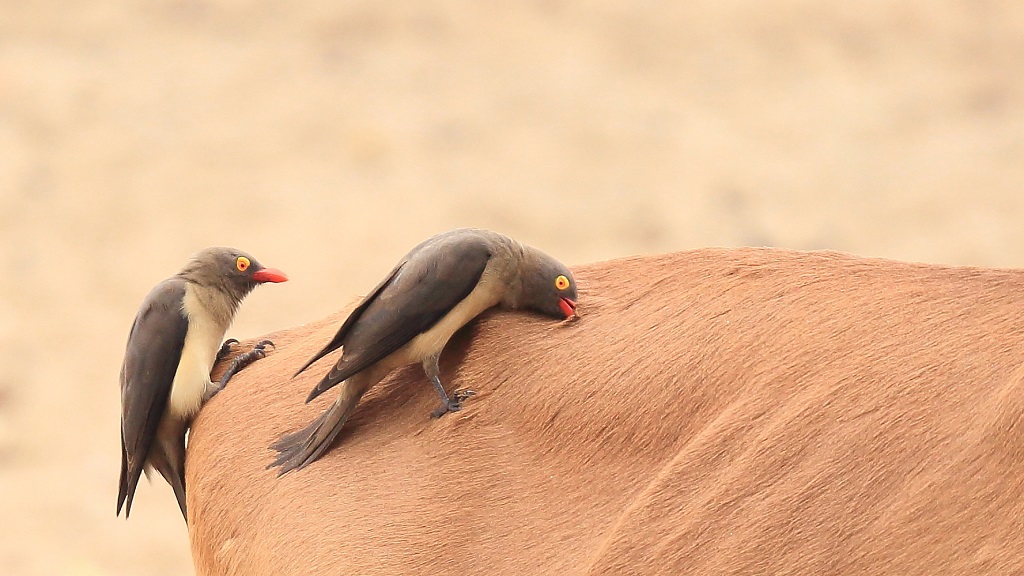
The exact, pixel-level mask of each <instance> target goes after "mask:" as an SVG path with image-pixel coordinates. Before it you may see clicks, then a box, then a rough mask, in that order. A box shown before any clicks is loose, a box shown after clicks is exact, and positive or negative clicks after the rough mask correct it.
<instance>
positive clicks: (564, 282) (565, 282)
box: [555, 276, 569, 290]
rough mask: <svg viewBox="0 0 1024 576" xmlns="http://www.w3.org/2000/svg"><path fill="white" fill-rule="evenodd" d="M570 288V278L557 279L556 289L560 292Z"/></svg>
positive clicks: (560, 277) (561, 277)
mask: <svg viewBox="0 0 1024 576" xmlns="http://www.w3.org/2000/svg"><path fill="white" fill-rule="evenodd" d="M568 287H569V279H568V278H566V277H565V276H559V277H558V278H555V288H558V289H559V290H565V289H566V288H568Z"/></svg>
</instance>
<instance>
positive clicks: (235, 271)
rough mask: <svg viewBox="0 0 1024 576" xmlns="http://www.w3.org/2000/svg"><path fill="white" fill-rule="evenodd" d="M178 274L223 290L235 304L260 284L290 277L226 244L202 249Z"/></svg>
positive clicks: (189, 279)
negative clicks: (225, 245)
mask: <svg viewBox="0 0 1024 576" xmlns="http://www.w3.org/2000/svg"><path fill="white" fill-rule="evenodd" d="M179 275H180V276H181V277H183V278H185V279H186V280H188V281H189V282H193V283H195V284H199V285H201V286H206V287H210V288H215V289H217V290H220V291H221V292H223V293H224V294H225V295H226V296H227V297H228V298H229V299H230V300H231V301H232V304H234V305H237V304H238V303H239V302H241V301H242V299H243V298H245V296H246V295H247V294H249V292H251V291H252V289H253V288H255V287H256V286H257V285H259V284H263V283H264V282H285V281H286V280H288V277H287V276H285V275H284V273H283V272H281V271H280V270H277V269H274V268H267V267H265V266H263V265H262V264H260V263H259V262H258V261H257V260H256V259H255V258H253V257H252V256H251V255H249V254H247V253H245V252H243V251H241V250H237V249H235V248H224V247H214V248H207V249H205V250H203V251H201V252H199V253H198V254H196V255H195V256H193V257H192V260H191V261H190V262H189V263H188V264H187V265H186V266H185V268H183V269H182V271H181V272H180V273H179Z"/></svg>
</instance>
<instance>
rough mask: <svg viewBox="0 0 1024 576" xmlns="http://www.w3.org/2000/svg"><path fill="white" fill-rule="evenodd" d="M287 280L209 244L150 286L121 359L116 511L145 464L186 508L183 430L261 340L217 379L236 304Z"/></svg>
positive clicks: (255, 354)
mask: <svg viewBox="0 0 1024 576" xmlns="http://www.w3.org/2000/svg"><path fill="white" fill-rule="evenodd" d="M286 280H288V277H287V276H285V275H284V274H283V273H282V272H281V271H279V270H275V269H273V268H264V267H263V266H261V265H260V263H259V262H257V261H256V259H255V258H253V257H252V256H249V255H248V254H246V253H245V252H242V251H239V250H234V249H232V248H207V249H206V250H203V251H202V252H199V253H198V254H196V255H195V256H194V257H193V258H192V260H191V261H190V262H189V263H188V264H187V265H186V266H185V267H184V268H182V270H181V272H178V274H177V275H175V276H172V277H171V278H168V279H167V280H164V281H163V282H161V283H160V284H158V285H157V286H156V288H153V290H152V291H151V292H150V293H149V295H148V296H146V299H145V300H143V302H142V306H140V307H139V312H138V314H137V315H136V316H135V322H134V324H132V329H131V332H130V333H129V335H128V345H127V347H126V349H125V354H124V363H123V364H122V365H121V483H120V489H119V491H118V495H117V513H118V514H119V515H120V514H121V508H122V506H123V507H124V508H125V513H124V516H125V518H128V515H129V514H130V513H131V509H132V500H133V499H134V497H135V489H136V487H137V486H138V483H139V476H140V475H141V474H142V472H143V470H144V469H145V470H146V473H147V475H148V474H149V470H150V469H153V468H155V469H156V470H157V471H158V472H160V475H161V476H163V477H164V479H165V480H167V483H168V484H170V485H171V488H173V489H174V496H175V497H176V498H177V499H178V506H179V507H180V508H181V515H182V516H183V517H184V518H185V519H186V521H187V520H188V514H187V512H186V509H185V431H186V430H187V429H188V426H189V424H190V423H191V421H192V417H193V416H195V414H196V413H197V412H198V411H199V408H200V407H201V406H202V404H203V403H204V402H206V401H207V400H209V399H210V398H211V397H213V395H214V394H216V393H217V392H219V391H220V390H221V389H222V388H223V387H224V385H225V384H226V383H227V381H228V379H230V378H231V375H232V374H234V373H235V372H236V371H237V370H239V369H241V368H242V367H244V366H245V365H246V364H249V363H251V362H253V361H254V360H256V359H257V358H262V357H263V355H264V351H263V346H264V345H266V344H271V343H270V342H269V341H264V342H261V343H260V344H259V345H257V347H256V349H254V350H253V351H251V352H249V353H247V354H242V355H240V356H238V357H237V358H236V359H235V360H234V362H233V363H232V365H231V366H230V367H229V368H228V371H227V372H226V373H225V374H224V377H223V378H221V381H220V382H219V383H213V382H211V381H210V370H211V369H212V368H213V365H214V364H215V363H216V361H217V360H218V359H220V358H221V357H223V355H225V354H226V353H227V352H228V351H229V349H230V346H231V344H232V343H237V340H229V341H227V342H224V344H223V345H221V340H222V339H223V338H224V332H226V331H227V329H228V326H229V325H230V324H231V320H232V318H233V317H234V315H235V310H236V309H237V308H238V305H239V304H240V303H241V302H242V299H243V298H245V296H246V295H247V294H248V293H249V292H250V291H251V290H252V289H253V288H254V287H256V285H257V284H262V283H264V282H284V281H286Z"/></svg>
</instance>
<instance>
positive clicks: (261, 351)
mask: <svg viewBox="0 0 1024 576" xmlns="http://www.w3.org/2000/svg"><path fill="white" fill-rule="evenodd" d="M236 342H237V341H236ZM225 344H227V343H226V342H225ZM267 346H271V347H274V343H273V342H271V341H270V340H260V341H259V342H257V343H256V345H255V346H253V348H252V350H249V351H248V352H245V353H242V354H239V355H238V356H235V359H234V360H232V361H231V364H229V365H228V369H227V370H225V371H224V375H223V376H221V377H220V382H219V383H218V386H219V388H218V389H217V390H216V391H215V392H214V394H216V393H217V392H220V391H221V390H223V389H224V387H225V386H227V384H228V381H229V380H231V378H232V377H233V376H234V375H235V374H236V373H237V372H238V371H240V370H242V369H243V368H245V367H246V366H248V365H249V364H252V363H253V362H255V361H257V360H259V359H261V358H266V357H267V349H266V348H267ZM223 349H224V347H223V346H221V350H223Z"/></svg>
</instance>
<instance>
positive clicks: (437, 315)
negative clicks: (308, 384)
mask: <svg viewBox="0 0 1024 576" xmlns="http://www.w3.org/2000/svg"><path fill="white" fill-rule="evenodd" d="M576 299H577V294H576V282H575V280H573V277H572V273H571V272H569V269H568V268H566V267H565V265H564V264H562V263H561V262H559V261H557V260H555V259H554V258H552V257H551V256H548V255H547V254H545V253H543V252H541V251H540V250H537V249H536V248H532V247H530V246H526V245H523V244H520V243H519V242H517V241H515V240H513V239H511V238H508V237H506V236H502V235H501V234H497V233H495V232H490V231H488V230H476V229H459V230H453V231H450V232H445V233H442V234H439V235H437V236H434V237H432V238H429V239H427V240H426V241H424V242H423V243H421V244H420V245H418V246H416V247H415V248H413V249H412V251H411V252H409V253H408V254H406V255H405V257H404V258H402V260H401V261H400V262H399V263H398V265H397V266H395V268H394V269H393V270H391V272H390V273H389V274H388V275H387V277H386V278H384V280H383V281H382V282H381V283H380V284H378V285H377V287H376V288H374V289H373V291H372V292H370V293H369V295H367V296H366V298H364V299H363V301H362V302H360V303H359V305H357V306H356V308H355V309H354V310H353V311H352V313H351V314H350V315H349V317H348V319H346V320H345V322H344V323H343V324H342V326H341V328H340V329H339V330H338V333H337V334H336V335H335V336H334V339H333V340H331V341H330V343H328V344H327V346H325V347H324V349H323V350H321V351H320V352H319V353H317V354H316V355H315V356H313V358H311V359H310V360H309V361H308V362H306V364H305V365H304V366H302V368H300V369H299V371H298V372H297V373H296V376H297V375H298V374H299V373H301V372H302V371H303V370H305V369H306V368H308V367H309V366H310V365H312V364H313V363H314V362H316V361H317V360H319V359H320V358H322V357H324V356H325V355H327V354H329V353H331V352H333V351H335V350H337V349H338V348H342V355H341V358H339V359H338V361H337V362H336V363H335V365H334V367H333V368H331V370H330V371H329V372H328V373H327V375H326V376H324V377H323V379H322V380H321V381H320V383H319V384H317V386H316V388H314V389H313V391H312V392H310V394H309V397H308V398H306V402H309V401H310V400H312V399H314V398H316V397H317V396H319V395H320V394H322V393H323V392H325V391H327V390H329V389H330V388H332V387H333V386H335V385H337V384H339V383H344V386H343V389H342V391H341V395H340V396H339V397H338V399H337V400H336V401H335V402H334V404H332V405H331V406H330V408H328V409H327V411H326V412H324V413H323V414H322V415H321V416H320V417H319V418H317V419H316V420H314V421H313V423H312V424H310V425H309V426H308V427H306V428H305V429H303V430H300V431H298V432H294V433H291V434H287V435H285V436H283V437H282V438H281V439H280V440H278V441H277V442H276V443H275V444H274V445H273V446H272V448H273V449H275V450H277V451H278V455H277V458H276V459H275V460H274V462H273V463H272V464H271V465H270V466H269V467H273V466H280V467H281V470H280V474H285V473H286V472H288V471H290V470H294V469H300V468H303V467H305V466H306V465H308V464H310V463H311V462H313V461H315V460H316V459H317V458H319V457H320V456H321V455H322V454H323V453H324V451H326V450H327V449H328V447H329V446H330V444H331V442H332V441H333V440H334V438H335V437H336V436H337V435H338V432H339V431H340V430H341V428H342V426H344V424H345V421H346V420H348V417H349V416H350V415H351V414H352V412H353V410H354V409H355V407H356V404H357V403H358V402H359V399H360V398H361V397H362V396H363V394H364V393H365V392H366V391H367V390H369V389H370V388H371V387H372V386H373V385H374V384H376V383H377V382H380V381H381V380H382V379H384V377H385V376H387V375H388V373H389V372H391V371H392V370H394V369H395V368H398V367H400V366H405V365H407V364H413V363H417V362H419V363H422V364H423V371H424V372H425V373H426V375H427V378H428V379H429V380H430V381H431V383H433V385H434V388H435V389H436V390H437V394H438V395H439V396H440V397H441V402H442V404H441V407H440V408H438V409H437V410H436V411H434V413H433V416H434V417H441V416H443V415H444V414H446V413H448V412H454V411H456V410H459V409H461V407H462V401H463V400H465V399H466V397H468V396H470V395H472V394H473V391H472V390H463V391H455V392H453V394H452V396H451V397H449V396H448V394H447V393H445V390H444V386H443V385H442V384H441V379H440V376H439V368H438V358H439V357H440V355H441V350H442V349H443V348H444V346H445V344H447V342H448V339H449V338H451V336H452V335H453V334H454V333H455V332H456V331H457V330H458V329H459V328H461V327H462V326H464V325H465V324H466V323H468V322H469V321H470V320H472V319H473V318H475V317H476V316H477V315H479V314H480V313H481V312H483V311H484V310H487V309H488V308H491V307H492V306H501V307H505V308H510V309H526V310H533V311H536V312H540V313H541V314H544V315H547V316H550V317H553V318H558V319H564V320H568V319H575V318H576Z"/></svg>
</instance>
